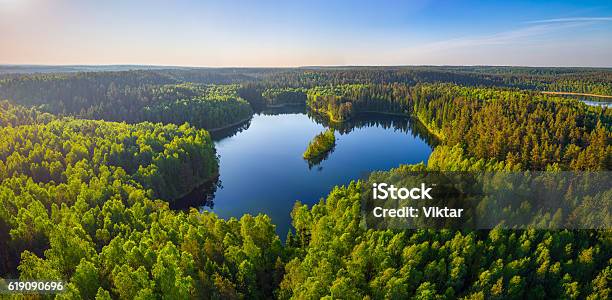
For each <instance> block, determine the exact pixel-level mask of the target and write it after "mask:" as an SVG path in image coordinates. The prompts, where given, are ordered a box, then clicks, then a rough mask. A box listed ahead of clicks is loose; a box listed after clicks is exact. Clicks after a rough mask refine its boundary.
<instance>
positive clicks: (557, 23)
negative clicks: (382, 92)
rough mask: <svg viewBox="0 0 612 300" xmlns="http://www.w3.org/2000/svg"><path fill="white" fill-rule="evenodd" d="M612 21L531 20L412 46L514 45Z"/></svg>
mask: <svg viewBox="0 0 612 300" xmlns="http://www.w3.org/2000/svg"><path fill="white" fill-rule="evenodd" d="M606 21H612V17H600V18H586V17H585V18H560V19H547V20H537V21H530V22H526V23H523V24H530V25H527V26H523V27H520V28H517V29H513V30H508V31H502V32H498V33H492V34H489V35H481V36H466V37H461V38H454V39H448V40H442V41H437V42H433V43H428V44H423V45H419V46H416V47H411V50H413V51H435V50H448V49H455V48H465V47H468V48H469V47H480V46H495V45H513V44H521V43H527V42H529V41H530V40H529V39H530V38H539V37H545V36H547V35H550V34H553V33H555V32H560V31H562V30H566V29H569V28H574V27H585V26H589V25H593V24H595V23H598V22H606Z"/></svg>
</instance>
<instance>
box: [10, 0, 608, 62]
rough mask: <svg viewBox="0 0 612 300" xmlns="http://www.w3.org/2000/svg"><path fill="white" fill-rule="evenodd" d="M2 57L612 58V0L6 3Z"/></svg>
mask: <svg viewBox="0 0 612 300" xmlns="http://www.w3.org/2000/svg"><path fill="white" fill-rule="evenodd" d="M0 41H1V42H0V64H44V65H115V64H136V65H166V66H201V67H229V66H235V67H294V66H330V65H333V66H340V65H521V66H589V67H612V1H609V0H603V1H588V0H583V1H469V0H466V1H457V0H452V1H451V0H448V1H433V0H413V1H411V0H404V1H391V0H378V1H362V0H337V1H336V0H308V1H297V0H281V1H276V0H257V1H255V0H250V1H249V0H243V1H236V0H220V1H206V0H199V1H196V0H192V1H187V0H174V1H170V0H104V1H98V0H0Z"/></svg>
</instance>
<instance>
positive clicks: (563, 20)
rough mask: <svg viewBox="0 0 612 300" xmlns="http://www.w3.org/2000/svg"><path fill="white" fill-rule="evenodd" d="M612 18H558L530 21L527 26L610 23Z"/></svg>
mask: <svg viewBox="0 0 612 300" xmlns="http://www.w3.org/2000/svg"><path fill="white" fill-rule="evenodd" d="M609 21H612V17H580V18H558V19H544V20H535V21H528V22H525V24H542V23H576V22H609Z"/></svg>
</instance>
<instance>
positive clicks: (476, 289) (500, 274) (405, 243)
mask: <svg viewBox="0 0 612 300" xmlns="http://www.w3.org/2000/svg"><path fill="white" fill-rule="evenodd" d="M406 168H412V169H413V170H417V169H420V168H424V166H412V167H410V166H406ZM361 184H362V183H361V182H359V183H351V184H350V185H348V186H346V187H339V188H338V187H336V188H335V189H334V190H333V191H332V192H331V193H330V194H329V196H328V197H327V199H326V200H322V201H321V202H320V203H318V204H315V205H314V206H313V207H312V208H311V209H308V208H307V207H305V206H304V205H301V204H297V205H296V206H295V208H294V210H293V212H292V218H293V226H294V228H295V235H291V236H290V238H289V239H288V240H287V244H288V245H289V246H291V247H293V248H294V249H293V250H292V252H293V253H296V254H295V257H294V258H293V259H292V260H291V261H289V262H288V263H287V265H286V267H285V269H286V274H285V276H284V278H283V281H282V282H281V284H280V291H279V293H278V295H279V296H280V298H300V299H301V298H323V297H334V298H335V297H341V298H350V299H357V298H359V299H361V298H363V297H366V296H367V297H370V298H373V299H389V298H390V299H398V298H410V297H415V298H425V299H436V298H442V299H449V298H450V299H452V298H458V297H467V298H472V297H480V298H486V299H489V298H519V299H520V298H525V297H529V293H533V294H531V296H534V297H536V298H549V299H550V298H563V297H573V296H577V295H579V296H580V297H587V296H589V295H590V297H597V295H602V294H606V295H607V294H609V293H610V288H609V286H607V287H604V288H603V289H600V288H599V285H602V284H604V282H607V284H608V285H609V279H604V277H605V276H607V275H605V274H609V269H610V267H609V263H610V254H609V253H610V251H611V250H612V249H610V245H611V244H610V241H611V240H610V232H609V231H588V230H585V231H568V230H561V231H545V230H499V229H495V230H491V231H474V232H469V231H468V232H460V231H454V230H404V231H392V230H384V231H383V230H378V231H377V230H372V229H364V227H362V226H360V223H361V222H362V220H361V214H360V201H361V192H362V188H363V187H362V186H361ZM594 278H595V279H594ZM608 278H609V277H608ZM606 280H607V281H606ZM340 295H342V296H340Z"/></svg>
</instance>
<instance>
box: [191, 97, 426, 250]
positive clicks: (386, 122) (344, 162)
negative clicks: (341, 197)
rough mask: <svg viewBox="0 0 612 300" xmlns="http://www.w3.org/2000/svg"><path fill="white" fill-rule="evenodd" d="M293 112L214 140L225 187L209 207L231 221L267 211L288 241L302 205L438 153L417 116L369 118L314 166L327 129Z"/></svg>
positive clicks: (258, 119)
mask: <svg viewBox="0 0 612 300" xmlns="http://www.w3.org/2000/svg"><path fill="white" fill-rule="evenodd" d="M292 110H293V111H289V112H287V111H281V112H278V111H272V112H265V113H259V114H256V115H254V116H253V118H252V119H251V120H250V122H249V123H247V124H246V125H243V126H242V127H239V128H236V129H231V130H229V131H227V132H222V133H216V134H214V135H213V138H215V140H216V141H215V147H216V149H217V153H218V155H219V173H220V178H219V179H220V185H221V187H219V188H217V190H216V192H215V193H214V197H213V198H212V199H209V201H208V202H207V205H206V206H202V207H201V208H202V209H205V210H211V211H214V212H215V213H216V214H217V215H219V216H220V217H222V218H226V219H227V218H230V217H236V218H239V217H241V216H242V215H243V214H246V213H249V214H252V215H257V214H259V213H263V214H267V215H269V216H270V217H271V218H272V221H273V222H274V224H276V226H277V232H278V234H279V235H280V236H281V237H282V238H284V237H285V235H286V233H287V232H288V230H289V228H290V226H291V217H290V212H291V210H292V208H293V205H294V203H295V202H296V201H298V200H299V201H301V202H302V203H306V204H308V205H312V204H314V203H317V202H318V201H319V199H320V198H322V197H326V195H327V194H328V193H329V191H330V190H331V189H332V188H333V187H334V186H336V185H344V184H348V183H349V182H350V181H351V180H356V179H359V178H363V177H364V176H366V174H367V173H368V172H371V171H374V170H388V169H390V168H393V167H397V166H398V165H400V164H412V163H419V162H427V158H428V157H429V155H430V153H431V151H432V148H431V146H430V144H431V143H433V142H432V141H431V140H430V138H429V137H428V136H427V135H426V134H420V133H418V132H423V131H422V130H418V129H417V128H416V127H415V124H414V123H413V122H412V121H411V120H410V119H408V118H401V117H389V116H382V115H378V116H369V117H368V118H359V119H357V120H356V121H355V122H352V123H347V124H343V125H342V126H341V127H338V128H337V130H336V146H335V148H334V149H333V151H332V152H331V153H330V154H329V156H328V157H327V159H326V160H324V161H322V162H320V164H318V165H314V166H309V164H308V162H306V161H305V160H304V159H303V158H302V153H303V152H304V150H305V149H306V147H307V146H308V143H309V142H310V140H311V139H312V138H313V137H314V136H315V135H317V134H318V133H320V132H321V131H323V130H325V129H326V126H325V125H324V124H323V122H321V121H318V120H317V118H315V117H312V116H309V115H308V114H306V113H305V110H304V109H303V108H294V109H292ZM215 135H216V136H215ZM427 141H429V142H427ZM200 203H201V202H200Z"/></svg>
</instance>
